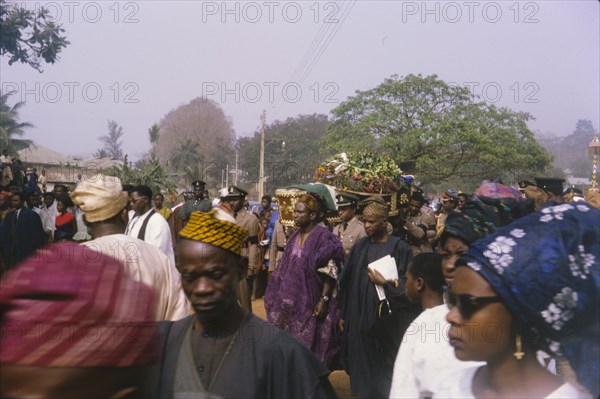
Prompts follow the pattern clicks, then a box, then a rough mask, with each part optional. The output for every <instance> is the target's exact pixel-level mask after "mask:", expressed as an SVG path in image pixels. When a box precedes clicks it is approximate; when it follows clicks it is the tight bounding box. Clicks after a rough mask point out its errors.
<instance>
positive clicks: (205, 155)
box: [156, 98, 235, 187]
mask: <svg viewBox="0 0 600 399" xmlns="http://www.w3.org/2000/svg"><path fill="white" fill-rule="evenodd" d="M234 140H235V132H234V130H233V128H232V126H231V119H230V118H229V117H228V116H226V115H225V113H224V112H223V110H222V109H221V107H220V106H219V105H218V104H217V103H216V102H214V101H212V100H207V99H203V98H196V99H194V100H192V101H190V102H189V103H188V104H185V105H182V106H180V107H178V108H176V109H174V110H172V111H171V112H169V113H168V114H167V115H165V116H164V117H163V118H162V120H161V121H160V137H159V139H158V142H157V146H156V149H157V156H158V159H159V160H160V161H161V163H163V164H167V163H168V164H169V169H170V170H171V171H173V172H177V173H183V174H185V175H188V176H189V179H191V180H195V179H197V178H202V179H203V180H205V181H206V182H207V186H208V187H211V186H213V185H216V184H220V181H221V173H222V170H224V169H225V168H226V165H227V164H228V163H229V165H230V168H231V167H233V163H234V159H235V156H234V151H233V145H234ZM186 143H187V144H186ZM192 144H195V146H193V148H194V149H195V150H196V152H197V155H198V156H199V161H195V162H196V163H198V162H199V163H200V172H201V173H200V174H201V175H202V176H199V175H197V176H192V174H194V173H197V172H198V171H197V170H194V168H195V166H194V164H193V163H190V164H188V163H184V162H179V161H177V160H175V159H173V157H175V156H176V155H177V154H178V153H179V152H180V150H185V148H184V147H190V145H192ZM186 151H187V150H186ZM186 166H189V167H190V168H192V170H191V171H190V170H189V168H188V169H186V168H185V167H186ZM191 180H190V181H191ZM190 181H188V183H189V182H190Z"/></svg>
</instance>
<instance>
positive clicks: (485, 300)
mask: <svg viewBox="0 0 600 399" xmlns="http://www.w3.org/2000/svg"><path fill="white" fill-rule="evenodd" d="M444 299H445V300H446V304H447V305H448V309H453V308H454V307H455V306H456V307H458V311H459V312H460V315H461V316H462V318H463V319H470V318H471V316H473V314H474V313H475V312H477V311H478V310H479V309H481V308H482V307H484V306H485V305H487V304H490V303H495V302H502V299H500V297H498V296H473V295H469V294H460V295H456V294H454V293H453V292H452V291H450V288H448V287H444Z"/></svg>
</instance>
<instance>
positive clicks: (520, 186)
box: [517, 180, 535, 190]
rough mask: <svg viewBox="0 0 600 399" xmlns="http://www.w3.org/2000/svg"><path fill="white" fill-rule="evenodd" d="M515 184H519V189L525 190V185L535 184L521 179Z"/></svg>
mask: <svg viewBox="0 0 600 399" xmlns="http://www.w3.org/2000/svg"><path fill="white" fill-rule="evenodd" d="M517 184H518V185H519V190H525V187H528V186H535V184H534V183H532V182H530V181H529V180H521V181H520V182H518V183H517Z"/></svg>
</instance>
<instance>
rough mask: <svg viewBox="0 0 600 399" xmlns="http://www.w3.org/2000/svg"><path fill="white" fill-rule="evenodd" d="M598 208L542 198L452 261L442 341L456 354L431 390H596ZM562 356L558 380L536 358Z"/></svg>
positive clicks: (577, 394)
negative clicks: (454, 367)
mask: <svg viewBox="0 0 600 399" xmlns="http://www.w3.org/2000/svg"><path fill="white" fill-rule="evenodd" d="M599 252H600V211H598V210H597V209H595V208H593V207H592V206H590V205H589V204H586V203H582V202H580V203H578V204H577V205H571V204H563V205H558V206H554V207H546V208H544V209H542V210H541V211H539V212H536V213H533V214H530V215H528V216H526V217H523V218H521V219H519V220H517V221H515V222H514V223H512V224H511V225H509V226H507V227H504V228H501V229H499V230H497V231H496V232H495V233H494V234H492V235H489V236H487V237H485V238H483V239H481V240H479V241H477V242H476V243H474V244H473V245H472V246H471V247H470V249H469V256H465V257H461V258H460V259H459V260H458V262H457V264H456V265H457V268H456V272H455V274H454V281H453V284H452V287H451V289H450V290H449V291H447V298H446V300H447V303H448V306H449V308H450V311H449V313H448V315H447V316H446V319H447V320H448V322H449V323H450V324H451V327H450V330H449V332H448V337H449V339H450V344H451V345H452V346H453V348H454V352H455V355H456V357H457V358H458V359H460V360H475V361H485V362H486V365H485V366H481V367H475V368H469V369H464V370H460V371H457V373H456V374H455V375H454V376H453V377H452V378H447V379H445V381H443V382H442V383H441V384H440V386H439V389H438V390H437V391H436V395H435V396H434V397H436V398H438V397H440V398H443V397H446V398H457V397H460V398H585V397H598V395H599V393H600V367H599V365H600V339H599V338H600V321H599V313H598V304H599V302H600V293H599V292H600V264H599V258H600V253H599ZM536 350H543V351H545V352H546V353H549V354H551V355H552V356H554V357H556V358H563V359H566V361H568V362H569V364H570V367H571V369H572V370H573V371H574V372H575V376H576V379H577V381H576V382H575V383H574V384H571V383H565V382H564V381H563V380H562V379H561V378H560V377H558V376H555V375H553V374H551V373H550V372H549V371H547V370H546V369H545V368H544V367H543V366H542V365H540V364H539V362H538V361H537V359H536Z"/></svg>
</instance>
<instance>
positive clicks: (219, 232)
mask: <svg viewBox="0 0 600 399" xmlns="http://www.w3.org/2000/svg"><path fill="white" fill-rule="evenodd" d="M179 236H181V237H182V238H187V239H188V240H194V241H200V242H204V243H206V244H210V245H214V246H215V247H219V248H223V249H225V250H227V251H230V252H233V253H234V254H237V255H240V256H241V253H242V246H243V244H244V241H245V240H246V237H247V236H248V232H247V231H246V229H243V228H242V227H240V226H238V225H236V224H235V223H231V222H229V221H227V220H220V219H218V217H217V211H216V210H215V209H213V210H212V211H210V212H208V213H204V212H198V211H195V212H192V214H191V215H190V219H189V221H188V223H187V224H186V225H185V227H184V228H183V229H182V230H181V231H180V232H179Z"/></svg>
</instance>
